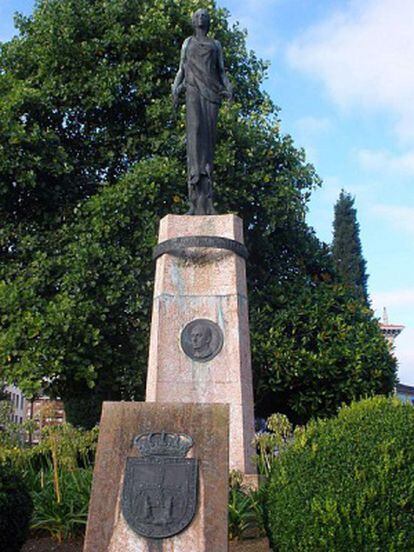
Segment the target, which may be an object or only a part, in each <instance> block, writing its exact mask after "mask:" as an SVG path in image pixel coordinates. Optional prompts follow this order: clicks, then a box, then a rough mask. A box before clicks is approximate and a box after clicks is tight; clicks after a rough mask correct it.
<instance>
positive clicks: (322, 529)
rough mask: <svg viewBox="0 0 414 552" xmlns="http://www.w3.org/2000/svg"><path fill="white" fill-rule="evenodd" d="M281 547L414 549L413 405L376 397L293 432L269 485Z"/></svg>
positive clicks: (376, 551)
mask: <svg viewBox="0 0 414 552" xmlns="http://www.w3.org/2000/svg"><path fill="white" fill-rule="evenodd" d="M267 505H268V517H269V525H270V533H271V535H270V536H271V540H272V542H273V546H274V549H275V550H278V551H280V552H283V551H289V552H291V551H293V550H294V551H304V552H306V551H315V552H316V551H318V552H320V551H332V552H341V551H347V552H353V551H355V552H357V551H358V552H360V551H366V552H368V551H369V552H383V551H395V552H397V551H401V552H402V551H404V552H406V551H409V550H414V408H413V407H412V406H411V405H405V404H402V403H401V402H400V401H398V400H397V399H395V398H392V399H387V398H384V397H375V398H372V399H367V400H363V401H361V402H356V403H353V404H352V405H351V406H349V407H343V408H342V409H341V410H340V412H339V415H338V416H337V417H335V418H332V419H329V420H319V421H316V422H312V423H311V424H310V425H309V426H308V427H307V428H306V429H305V430H300V432H297V433H296V434H295V440H294V442H293V444H291V445H290V446H288V447H287V448H286V449H285V450H283V451H282V452H281V454H280V455H279V458H278V460H277V462H275V465H274V468H273V471H272V474H271V479H270V482H269V486H268V490H267Z"/></svg>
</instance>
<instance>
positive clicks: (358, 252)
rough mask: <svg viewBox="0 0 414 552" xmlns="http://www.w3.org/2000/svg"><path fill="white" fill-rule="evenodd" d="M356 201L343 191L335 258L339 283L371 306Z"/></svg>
mask: <svg viewBox="0 0 414 552" xmlns="http://www.w3.org/2000/svg"><path fill="white" fill-rule="evenodd" d="M354 202H355V199H354V198H353V197H352V196H351V194H349V193H347V192H345V190H341V193H340V195H339V199H338V201H337V202H336V205H335V218H334V223H333V242H332V254H333V259H334V263H335V268H336V272H337V275H338V280H339V281H340V282H342V283H344V284H345V285H347V286H349V288H350V289H352V290H353V291H354V292H355V296H356V297H360V298H361V299H363V300H364V301H365V302H367V303H368V290H367V280H368V274H367V273H366V261H365V259H364V257H363V255H362V246H361V240H360V237H359V223H358V221H357V212H356V209H355V207H354Z"/></svg>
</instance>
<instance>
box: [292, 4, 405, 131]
mask: <svg viewBox="0 0 414 552" xmlns="http://www.w3.org/2000/svg"><path fill="white" fill-rule="evenodd" d="M413 21H414V2H413V0H364V1H363V2H362V1H361V0H350V1H348V2H347V3H346V4H345V6H344V7H343V8H342V9H341V10H339V11H337V12H335V13H334V14H331V15H330V16H328V17H327V18H326V19H325V20H324V21H323V22H322V23H320V24H318V25H316V26H314V27H312V28H311V29H310V30H309V31H308V32H307V33H305V35H304V36H303V37H302V38H300V39H298V40H296V41H295V42H294V43H293V44H291V45H290V47H289V48H288V59H289V61H290V63H291V64H292V65H293V66H294V67H296V68H298V69H300V70H302V71H304V72H306V73H308V74H310V75H311V76H313V77H316V78H319V79H320V80H321V81H322V82H323V84H324V85H325V87H326V88H327V90H328V92H329V94H330V96H331V98H332V99H333V100H334V102H336V103H337V104H339V105H340V106H342V107H351V108H355V107H360V108H363V109H383V108H386V109H387V110H389V112H390V113H391V114H392V115H393V116H394V117H395V119H396V131H397V132H398V133H399V135H400V136H402V137H405V138H407V137H408V138H410V139H413V138H414V102H413V97H414V71H413V59H414V33H413Z"/></svg>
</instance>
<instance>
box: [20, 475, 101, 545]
mask: <svg viewBox="0 0 414 552" xmlns="http://www.w3.org/2000/svg"><path fill="white" fill-rule="evenodd" d="M57 484H58V487H57ZM91 485H92V467H89V468H75V469H73V470H68V469H65V468H59V470H58V472H57V473H55V472H54V470H53V467H52V466H51V467H50V469H48V470H45V471H43V470H42V471H41V472H40V473H37V474H33V481H32V490H31V495H32V497H33V505H34V512H33V518H32V523H31V528H32V529H34V530H42V531H45V532H47V533H49V534H50V535H51V536H52V537H53V538H54V539H56V540H57V541H59V542H62V541H63V540H66V539H68V538H71V537H74V536H76V535H78V534H81V533H83V531H84V530H85V527H86V521H87V517H88V505H89V498H90V492H91ZM57 490H58V492H57Z"/></svg>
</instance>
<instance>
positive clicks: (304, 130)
mask: <svg viewBox="0 0 414 552" xmlns="http://www.w3.org/2000/svg"><path fill="white" fill-rule="evenodd" d="M295 128H296V129H297V131H298V132H299V133H300V134H301V135H302V136H306V137H309V136H311V135H312V136H314V135H316V134H322V133H324V132H327V131H329V130H330V129H331V128H332V123H331V121H330V120H329V119H328V117H312V116H308V117H302V118H301V119H298V120H297V121H296V123H295Z"/></svg>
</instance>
